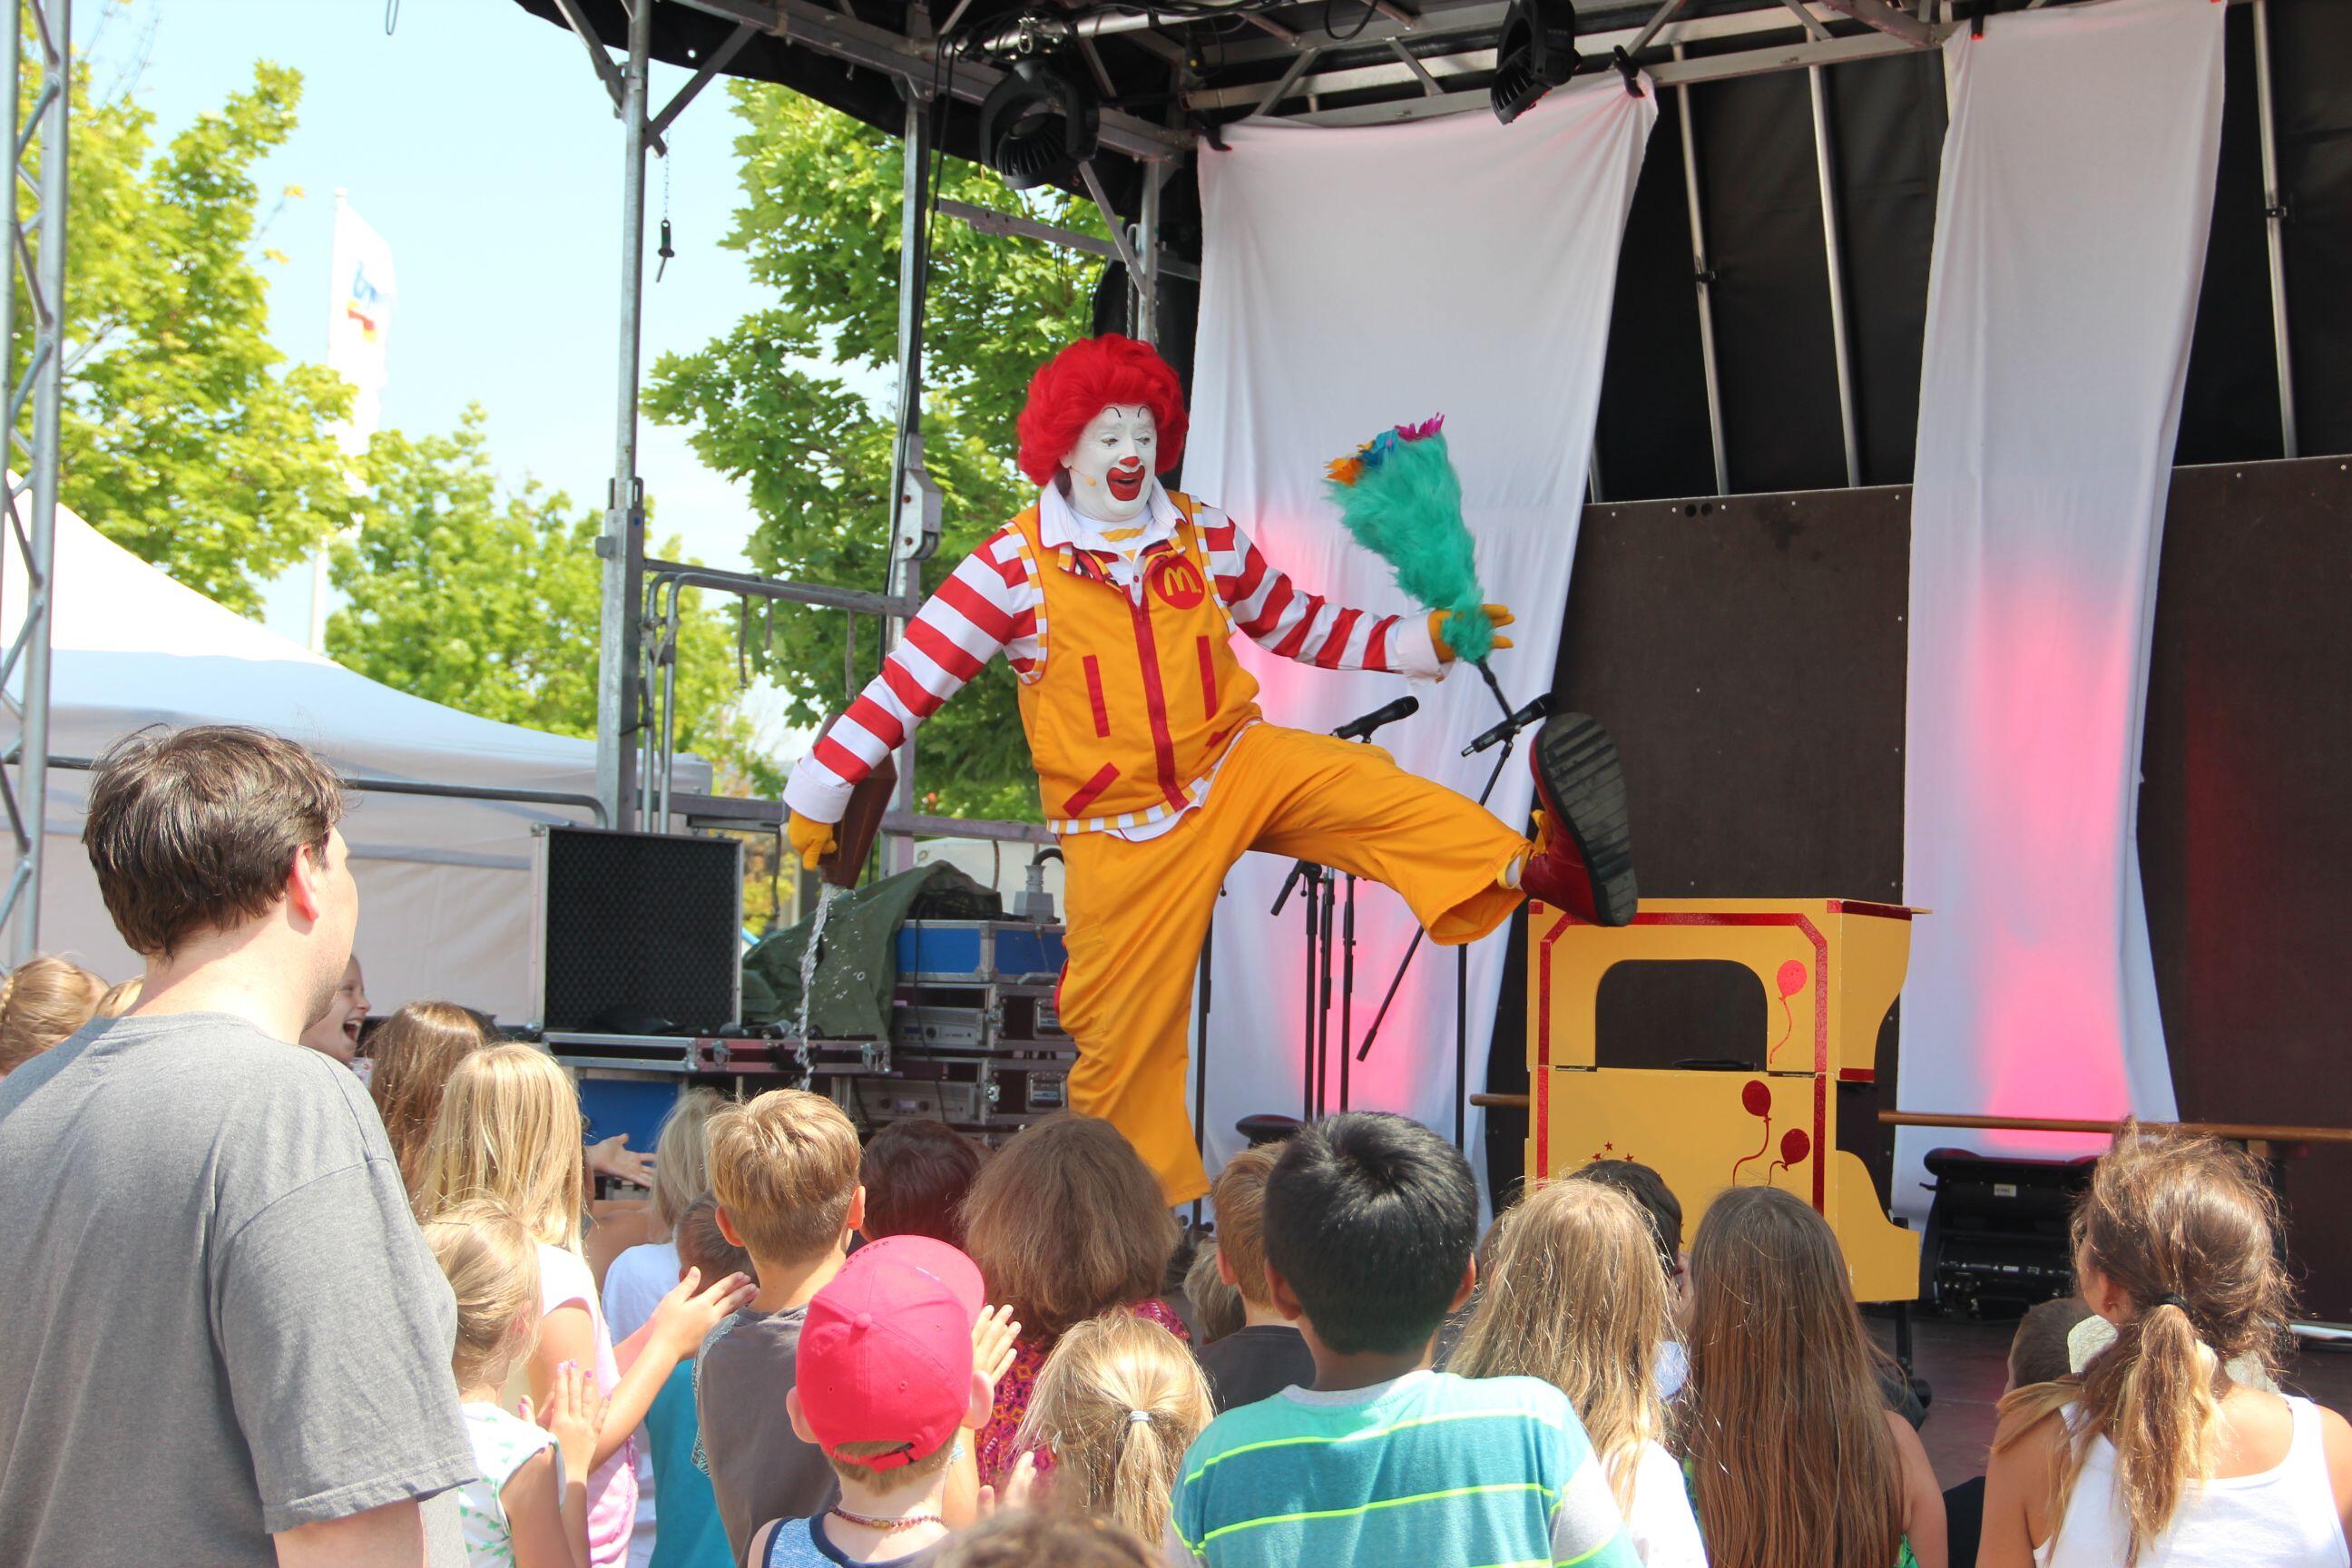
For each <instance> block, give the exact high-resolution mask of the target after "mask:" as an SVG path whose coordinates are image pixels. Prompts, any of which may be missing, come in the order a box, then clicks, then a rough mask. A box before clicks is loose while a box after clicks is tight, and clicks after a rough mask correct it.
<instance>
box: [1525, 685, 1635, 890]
mask: <svg viewBox="0 0 2352 1568" xmlns="http://www.w3.org/2000/svg"><path fill="white" fill-rule="evenodd" d="M1528 764H1529V766H1531V767H1532V768H1533V769H1534V771H1535V775H1536V802H1537V805H1539V806H1540V807H1541V808H1542V811H1543V822H1542V826H1540V827H1539V828H1538V830H1537V833H1536V846H1535V852H1534V853H1533V854H1532V855H1530V856H1528V863H1527V865H1526V866H1525V867H1524V868H1521V870H1520V872H1519V888H1520V889H1521V890H1522V891H1523V892H1525V893H1526V894H1527V895H1528V897H1529V898H1531V899H1541V900H1543V901H1544V902H1545V903H1548V904H1551V905H1555V906H1557V907H1558V908H1560V909H1563V910H1568V911H1569V912H1570V913H1571V914H1573V915H1575V916H1576V917H1577V918H1578V919H1579V920H1584V921H1591V922H1592V923H1593V924H1595V925H1604V926H1622V925H1626V924H1629V923H1631V922H1632V921H1633V910H1634V905H1635V902H1636V894H1635V891H1634V887H1633V830H1632V827H1631V826H1630V825H1629V824H1628V823H1627V821H1626V816H1625V779H1624V775H1623V774H1622V773H1620V772H1619V771H1618V768H1617V742H1614V741H1612V740H1611V739H1610V738H1609V731H1606V730H1604V729H1602V728H1601V725H1600V724H1599V722H1597V721H1594V720H1592V719H1590V718H1587V717H1586V716H1585V715H1583V714H1581V713H1555V714H1553V715H1552V716H1551V717H1550V718H1549V719H1547V720H1545V721H1544V727H1543V729H1542V730H1541V731H1538V733H1537V735H1536V743H1535V747H1534V749H1533V750H1532V751H1530V752H1528Z"/></svg>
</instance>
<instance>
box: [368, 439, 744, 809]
mask: <svg viewBox="0 0 2352 1568" xmlns="http://www.w3.org/2000/svg"><path fill="white" fill-rule="evenodd" d="M482 426H483V415H482V411H481V409H480V408H479V407H474V408H470V409H468V410H467V413H466V416H465V417H464V418H463V419H462V420H461V421H460V422H459V424H458V426H457V430H456V431H454V432H453V433H451V434H449V435H447V436H428V437H423V438H421V439H417V438H412V437H407V436H404V435H403V434H401V433H400V432H399V431H396V430H390V431H384V432H383V433H381V434H379V435H378V436H377V437H375V440H374V442H373V444H372V445H371V447H369V450H368V455H367V458H366V459H365V463H366V468H367V479H368V489H367V494H366V496H365V498H364V500H362V512H361V525H360V528H359V529H358V531H357V532H356V533H355V534H353V535H352V536H351V537H349V538H347V539H343V540H341V541H338V542H337V543H336V545H335V547H334V555H333V573H334V582H335V585H336V586H337V587H338V588H341V590H342V591H343V592H344V593H345V594H346V595H349V596H350V602H349V603H348V604H347V605H345V606H344V607H343V608H342V609H341V610H338V611H337V612H336V613H335V614H334V615H333V616H331V617H329V619H328V622H327V652H328V653H329V654H330V655H331V656H332V657H333V658H334V659H335V661H336V662H337V663H339V664H341V665H342V666H344V667H345V668H349V669H354V670H357V671H358V672H359V673H360V674H362V675H364V676H367V677H369V678H370V679H374V680H381V681H383V683H384V684H385V685H387V686H391V687H395V688H397V689H400V690H402V691H405V692H408V693H410V694H412V695H414V696H417V697H423V698H426V699H428V700H432V701H435V702H441V703H446V704H447V705H448V706H450V707H452V708H457V709H462V710H465V711H466V712H468V713H476V714H479V715H480V716H481V717H483V718H485V719H497V720H501V721H505V722H507V723H509V724H525V725H529V726H530V728H532V729H535V730H545V731H551V732H552V733H555V734H559V735H593V734H594V733H595V732H596V645H597V626H598V616H599V614H600V612H601V609H602V595H603V582H604V563H603V562H602V561H601V560H600V559H599V558H598V556H597V554H596V535H597V532H598V531H599V530H600V529H601V528H602V527H603V516H602V514H601V513H599V512H597V511H594V510H589V509H584V508H581V507H576V506H574V505H573V504H572V500H571V499H570V498H569V497H568V496H565V495H564V494H563V493H562V492H561V491H552V492H551V491H548V490H545V489H541V487H540V486H539V485H538V484H537V483H536V482H531V483H527V484H525V485H524V486H523V487H522V488H521V489H519V490H513V491H509V492H507V493H504V494H501V493H500V489H499V483H498V476H497V474H496V472H495V470H494V469H493V468H492V467H491V464H490V457H489V450H488V443H487V441H486V440H485V438H484V436H483V432H482ZM677 548H678V546H677V541H676V540H672V541H670V542H668V543H667V544H666V545H665V546H663V548H662V553H664V554H666V555H669V556H673V557H674V556H675V555H676V554H677ZM681 611H682V614H681V618H680V623H679V624H680V636H679V647H678V658H677V712H678V729H677V745H678V748H679V749H680V750H682V751H692V752H697V753H698V754H699V755H701V756H703V757H705V758H708V759H709V760H711V761H712V762H713V763H717V764H719V765H720V766H721V767H722V768H723V769H731V770H732V771H733V772H734V773H737V774H739V775H740V778H739V780H738V782H739V783H740V784H744V785H747V786H749V787H751V789H753V790H755V791H757V792H759V793H762V794H770V795H772V794H775V793H777V792H779V791H781V790H782V787H783V779H782V776H781V774H780V773H777V771H776V770H775V768H774V765H773V764H772V763H770V762H768V761H767V760H766V759H765V758H764V757H763V756H761V754H760V753H759V752H758V751H757V749H756V748H755V747H753V746H752V745H751V737H750V736H749V735H748V733H747V732H746V726H745V724H744V721H742V719H741V718H740V715H739V713H738V711H737V709H736V705H735V698H736V695H737V690H736V679H735V648H734V646H733V644H734V636H733V632H732V630H731V628H730V625H729V623H728V621H727V620H726V619H725V618H723V617H722V616H720V615H719V614H718V613H716V612H714V611H712V610H710V609H708V608H706V607H704V606H703V605H701V604H700V603H698V595H693V594H688V595H687V596H686V600H685V602H684V604H683V605H681Z"/></svg>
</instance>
